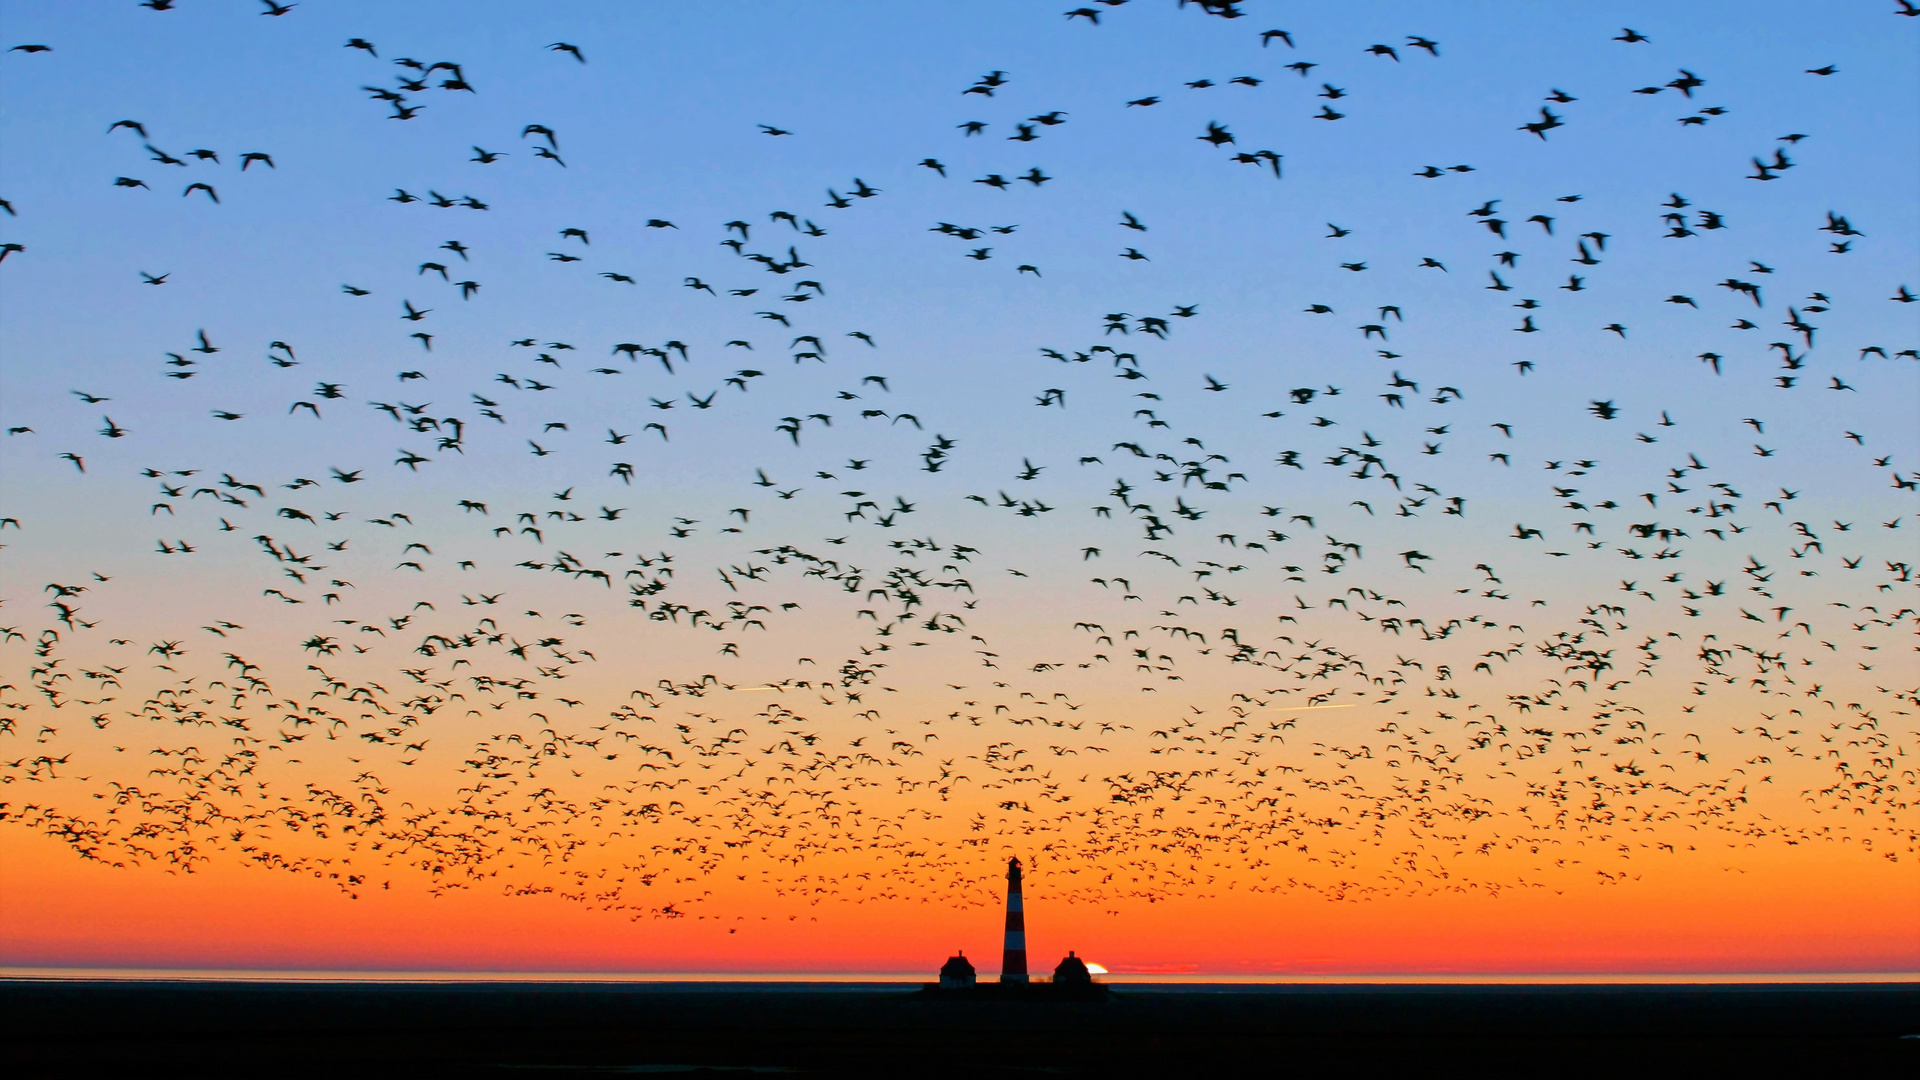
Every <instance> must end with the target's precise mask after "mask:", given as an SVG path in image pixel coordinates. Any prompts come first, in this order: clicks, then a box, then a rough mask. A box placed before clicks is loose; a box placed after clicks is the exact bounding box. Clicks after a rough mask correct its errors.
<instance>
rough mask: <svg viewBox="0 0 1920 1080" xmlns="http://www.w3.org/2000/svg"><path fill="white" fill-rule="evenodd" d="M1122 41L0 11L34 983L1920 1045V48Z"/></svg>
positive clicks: (689, 9) (569, 13)
mask: <svg viewBox="0 0 1920 1080" xmlns="http://www.w3.org/2000/svg"><path fill="white" fill-rule="evenodd" d="M1092 7H1093V8H1094V9H1097V14H1098V17H1099V18H1098V22H1097V24H1096V23H1095V22H1093V21H1091V20H1089V19H1087V18H1084V17H1063V11H1062V5H1057V4H1048V5H1042V4H1032V3H1016V2H987V0H982V2H977V3H974V2H970V3H966V4H949V5H902V4H882V3H859V2H852V0H849V2H844V3H841V2H836V3H828V4H795V3H767V4H761V5H753V6H751V9H750V10H747V11H742V10H736V9H734V8H727V7H724V6H714V5H684V4H665V3H637V4H626V5H605V4H591V3H571V2H555V3H548V4H543V5H538V6H536V7H528V6H527V5H523V4H508V3H489V2H467V3H458V4H455V3H415V4H407V5H393V4H374V3H358V2H344V0H343V2H318V0H309V2H307V3H302V4H300V5H296V6H295V7H294V8H293V9H292V10H290V11H288V12H287V13H285V14H284V15H282V16H278V17H274V16H271V15H268V16H265V17H263V16H262V14H261V13H260V12H259V11H257V10H255V9H254V8H253V7H251V6H249V5H248V4H243V3H239V2H237V0H221V2H213V0H181V2H180V3H179V4H178V5H177V6H176V7H175V8H174V9H172V10H166V11H155V10H149V9H147V8H143V7H139V6H136V5H135V4H133V3H131V2H122V0H115V2H114V3H110V4H89V5H74V4H68V3H50V2H49V3H36V2H28V0H0V29H3V30H4V35H0V37H3V40H0V48H7V49H12V48H13V46H15V45H28V44H34V45H45V46H48V50H46V51H28V50H19V49H16V50H14V51H9V52H0V95H3V96H4V99H5V100H6V101H7V102H8V103H9V107H8V108H7V109H5V110H4V112H0V148H4V150H5V154H4V159H0V198H4V199H5V200H7V204H8V208H9V211H10V216H7V214H0V243H4V244H7V245H8V250H7V252H6V254H5V256H4V261H3V262H0V289H3V290H4V294H0V295H3V296H4V300H3V301H0V426H4V427H6V428H7V429H9V433H8V434H7V435H6V436H5V437H3V438H0V519H4V520H0V545H4V546H3V547H0V626H3V627H4V641H3V642H0V709H4V712H0V967H6V968H15V969H18V968H76V967H77V968H101V969H133V968H166V969H250V970H329V971H347V970H389V971H392V970H407V971H451V972H461V971H467V972H481V971H487V972H497V971H522V972H594V973H649V972H652V973H663V972H682V973H687V972H720V973H725V972H732V973H788V972H816V973H829V972H830V973H863V972H865V973H894V972H911V971H920V970H925V971H926V972H928V973H931V972H932V971H933V969H934V968H935V967H937V965H938V963H939V961H940V960H941V959H943V958H944V957H945V956H946V955H949V953H950V952H951V950H953V949H955V948H964V949H966V950H967V951H968V953H969V955H971V956H973V957H975V959H976V963H978V964H980V966H981V967H982V969H983V971H987V972H991V971H993V970H995V968H996V966H997V960H996V957H997V950H998V945H999V942H998V936H997V929H998V926H999V922H998V918H997V916H998V909H999V905H1000V904H1001V902H1002V899H1003V898H1002V894H1001V889H1002V888H1003V886H1004V878H1003V868H1004V865H1005V860H1006V859H1007V858H1008V857H1010V856H1018V857H1019V858H1021V859H1022V860H1023V862H1025V863H1026V864H1027V866H1028V877H1027V893H1026V896H1027V919H1028V929H1029V937H1030V942H1031V945H1030V949H1031V950H1032V953H1033V961H1032V962H1033V964H1034V966H1035V969H1036V970H1044V969H1048V968H1050V967H1051V964H1052V963H1053V962H1054V960H1055V958H1057V956H1059V955H1064V954H1065V952H1066V950H1067V949H1069V948H1071V949H1075V950H1077V951H1078V953H1079V954H1080V955H1081V956H1084V957H1087V958H1088V959H1089V960H1091V961H1094V962H1098V963H1100V964H1103V965H1105V966H1106V967H1107V968H1109V969H1111V970H1112V971H1114V972H1116V973H1132V974H1143V975H1144V974H1156V973H1157V974H1188V975H1207V974H1216V975H1236V976H1246V975H1274V976H1295V975H1377V974H1401V973H1453V974H1493V973H1522V974H1526V973H1531V974H1565V973H1646V974H1657V973H1672V972H1687V973H1704V974H1725V975H1737V974H1742V973H1756V972H1771V973H1780V972H1802V973H1811V972H1862V973H1870V972H1890V971H1908V972H1911V971H1915V970H1920V907H1917V906H1916V905H1915V904H1914V903H1913V897H1914V896H1915V895H1920V873H1917V872H1916V868H1917V867H1920V844H1917V843H1916V841H1917V840H1920V831H1917V830H1920V813H1917V812H1916V809H1915V803H1914V797H1915V792H1916V784H1920V765H1916V759H1915V756H1914V755H1915V754H1916V753H1920V723H1916V719H1915V717H1916V711H1920V663H1917V662H1916V659H1915V652H1914V650H1915V646H1914V636H1913V635H1914V633H1915V632H1916V631H1917V630H1920V614H1916V611H1915V607H1916V606H1920V604H1916V601H1915V599H1914V596H1915V588H1916V581H1915V578H1914V565H1913V564H1915V563H1916V562H1917V561H1920V560H1916V559H1915V556H1916V554H1920V549H1917V548H1916V544H1915V537H1916V535H1920V520H1916V517H1915V514H1914V502H1915V498H1916V488H1920V472H1916V470H1917V469H1920V428H1916V425H1914V423H1913V416H1914V408H1915V403H1916V401H1920V393H1916V392H1917V391H1920V357H1916V355H1915V353H1914V350H1915V348H1916V346H1920V333H1916V331H1917V330H1920V321H1917V320H1916V315H1920V310H1917V309H1916V308H1915V306H1914V305H1913V304H1912V303H1911V302H1903V301H1911V300H1912V299H1913V294H1912V292H1911V290H1912V289H1913V288H1916V287H1920V259H1916V252H1915V249H1914V246H1913V244H1912V243H1911V238H1912V237H1913V236H1915V235H1920V212H1917V209H1920V208H1917V206H1916V201H1915V199H1914V198H1913V192H1914V190H1916V187H1915V183H1916V181H1920V143H1916V141H1915V140H1914V139H1913V138H1912V137H1911V136H1912V134H1913V132H1914V131H1915V130H1916V129H1917V126H1920V93H1916V91H1920V85H1916V84H1917V83H1920V73H1917V72H1916V69H1915V67H1914V66H1913V64H1912V56H1913V50H1914V35H1915V34H1917V33H1920V18H1903V17H1900V16H1898V15H1897V14H1895V9H1896V8H1897V5H1893V4H1892V3H1890V2H1889V3H1888V4H1886V5H1884V7H1883V6H1882V5H1880V4H1878V3H1872V4H1866V5H1852V6H1849V7H1848V8H1846V9H1845V10H1844V11H1837V12H1823V13H1822V14H1821V16H1820V18H1818V19H1817V20H1812V19H1809V18H1808V17H1807V14H1806V12H1807V9H1806V7H1805V6H1804V5H1797V4H1786V3H1770V2H1762V3H1741V4H1731V3H1703V4H1691V5H1671V4H1659V5H1656V4H1640V3H1627V4H1609V5H1597V6H1596V5H1588V6H1586V7H1582V8H1579V9H1577V10H1574V9H1568V10H1564V11H1562V10H1556V11H1554V12H1552V13H1551V14H1549V13H1547V12H1546V11H1544V10H1543V9H1541V8H1540V7H1539V6H1538V5H1528V4H1519V3H1468V4H1459V5H1450V6H1449V8H1448V10H1447V11H1446V12H1445V13H1444V15H1442V14H1439V13H1436V11H1435V10H1434V9H1433V8H1432V7H1431V6H1430V5H1418V4H1410V3H1397V2H1396V3H1383V4H1374V5H1368V6H1367V7H1366V9H1365V10H1357V9H1354V8H1352V7H1351V6H1342V5H1322V6H1320V7H1318V8H1316V9H1313V10H1301V9H1299V7H1298V6H1297V5H1279V4H1273V3H1268V2H1266V0H1245V2H1243V3H1241V4H1240V5H1239V8H1240V10H1242V11H1243V12H1244V14H1245V16H1246V17H1245V18H1221V17H1217V16H1216V15H1210V14H1208V12H1207V9H1205V8H1203V7H1202V6H1201V5H1199V4H1187V5H1184V6H1183V5H1180V4H1178V3H1175V2H1174V0H1134V2H1132V3H1125V4H1120V5H1109V4H1104V3H1097V4H1094V5H1092ZM1626 27H1631V28H1632V32H1628V31H1626V30H1625V28H1626ZM1270 30H1284V31H1285V34H1284V35H1281V34H1270V33H1266V32H1268V31H1270ZM1623 36H1624V37H1629V38H1639V37H1644V38H1646V39H1647V40H1644V41H1638V40H1624V41H1623V40H1620V39H1621V38H1622V37H1623ZM1416 41H1425V42H1427V43H1429V44H1430V45H1431V46H1432V48H1431V49H1428V48H1425V47H1422V46H1421V45H1419V44H1417V43H1416ZM349 42H359V43H361V44H363V45H365V46H369V47H365V48H363V47H356V46H354V45H351V44H348V43H349ZM554 43H565V44H568V45H571V46H575V47H577V49H578V51H579V53H580V54H581V56H582V57H583V58H584V60H581V59H576V58H575V57H574V56H573V55H571V54H570V53H568V52H565V51H561V50H557V49H555V48H553V47H552V46H553V44H554ZM1372 46H1380V47H1382V49H1390V50H1391V52H1390V53H1389V52H1387V51H1370V47H1372ZM1289 65H1292V66H1291V67H1290V66H1289ZM447 82H453V83H454V84H455V85H454V86H452V87H448V86H445V85H443V84H444V83H447ZM1196 83H1202V84H1204V85H1197V86H1196V85H1193V84H1196ZM469 91H470V92H469ZM1636 91H1645V92H1636ZM1543 110H1544V111H1543ZM403 117H404V118H403ZM125 121H131V122H132V123H131V124H127V123H123V122H125ZM970 123H974V124H979V125H983V126H982V127H981V128H980V130H979V131H978V133H977V134H973V135H969V134H968V133H967V129H966V125H968V124H970ZM1529 124H1532V125H1535V126H1536V127H1537V128H1538V130H1537V131H1529V130H1527V129H1526V125H1529ZM769 129H771V130H769ZM1210 134H1211V135H1213V136H1214V137H1213V139H1212V140H1211V141H1213V142H1218V143H1219V144H1220V145H1210V140H1209V135H1210ZM1228 138H1231V140H1232V141H1231V142H1228V141H1227V139H1228ZM542 149H544V150H545V151H546V155H544V156H543V155H542V154H540V153H537V151H539V150H542ZM249 155H264V156H251V157H250V156H249ZM1236 155H1239V156H1241V157H1242V158H1244V160H1236ZM243 163H244V164H246V166H247V167H246V168H245V169H244V170H243V169H242V165H243ZM196 184H204V185H206V186H205V187H203V188H195V187H193V186H190V185H196ZM216 199H217V201H216ZM441 204H444V205H441ZM729 245H731V246H729ZM463 285H464V288H463ZM1516 331H1518V332H1516Z"/></svg>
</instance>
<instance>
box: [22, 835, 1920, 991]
mask: <svg viewBox="0 0 1920 1080" xmlns="http://www.w3.org/2000/svg"><path fill="white" fill-rule="evenodd" d="M4 835H5V838H6V843H5V847H4V849H0V866H4V869H3V870H0V963H5V964H7V965H11V966H105V967H160V968H170V967H195V968H292V969H334V970H342V969H344V970H459V971H541V972H546V971H633V972H674V971H747V972H774V971H819V972H863V971H865V972H896V971H907V972H911V971H916V970H921V969H924V970H926V971H929V972H930V971H932V970H933V969H934V968H935V967H936V966H937V965H938V962H939V961H940V960H941V959H942V958H943V957H945V956H946V955H948V953H949V951H950V950H952V949H954V948H963V949H965V950H966V951H967V952H968V954H969V955H970V956H973V957H975V958H976V959H977V960H980V961H982V963H981V967H982V969H983V970H993V969H994V968H995V967H997V957H998V945H999V943H998V929H999V922H998V912H997V911H990V910H986V911H983V910H979V909H967V910H954V909H951V908H947V907H940V906H936V905H929V904H920V903H911V902H899V903H891V904H888V903H876V904H867V905H859V906H856V905H852V904H836V903H826V904H822V905H820V906H818V907H815V908H812V909H810V912H809V914H806V915H801V916H799V917H798V918H796V919H794V920H792V921H788V918H787V915H788V913H789V912H788V909H787V908H786V907H785V906H784V905H781V906H772V905H768V906H766V907H764V908H763V909H762V910H766V911H768V912H770V913H771V914H772V917H771V918H770V919H768V920H765V921H763V920H762V919H760V918H759V917H757V916H755V915H752V914H747V915H745V916H744V917H742V918H739V919H734V918H728V919H725V920H713V921H698V920H693V919H683V920H658V919H641V920H638V921H629V920H627V919H624V918H621V917H619V916H616V915H609V914H604V913H594V912H587V911H583V910H581V909H580V908H579V907H577V906H575V905H573V904H570V903H566V902H562V901H557V900H553V899H547V898H505V897H499V896H492V895H485V894H481V893H478V892H472V893H454V894H450V895H448V896H445V897H442V898H439V899H435V898H431V897H428V896H426V895H424V894H423V893H421V892H419V891H418V890H416V889H411V888H408V889H400V888H396V889H395V890H393V891H390V892H384V893H383V892H374V893H372V894H371V895H365V896H363V897H362V898H361V899H360V900H357V901H349V900H346V899H344V898H342V897H341V896H340V895H339V893H337V892H335V891H334V890H333V889H331V888H329V887H326V886H324V885H320V884H318V883H315V882H313V881H311V880H310V879H309V880H302V879H299V878H295V877H292V876H290V875H285V874H271V873H265V872H259V871H250V870H244V869H236V868H232V867H227V866H220V865H216V866H214V867H212V868H210V869H208V870H207V871H205V872H202V873H198V874H194V875H191V876H175V875H169V874H166V873H163V872H158V871H154V870H136V871H114V870H108V869H104V868H101V867H99V866H95V865H88V864H84V863H81V862H79V861H77V860H75V859H74V858H73V857H72V856H71V855H70V854H69V853H68V852H67V850H66V849H65V848H64V846H61V845H56V844H54V843H53V842H51V841H47V840H42V839H38V838H34V837H30V836H25V835H22V833H21V832H19V831H17V830H15V831H9V832H8V833H6V834H4ZM1630 866H1631V869H1632V870H1633V871H1635V872H1640V873H1642V875H1643V876H1642V877H1641V879H1640V880H1637V881H1629V882H1627V883H1625V884H1621V885H1617V886H1593V885H1586V886H1577V887H1574V888H1571V889H1569V890H1568V891H1567V892H1565V893H1564V894H1560V895H1554V894H1552V893H1550V892H1548V891H1546V890H1539V891H1529V890H1507V891H1505V892H1504V893H1502V894H1501V896H1500V897H1499V898H1497V899H1493V898H1488V897H1486V896H1484V895H1467V896H1446V895H1441V896H1434V897H1425V898H1418V899H1405V898H1388V899H1382V900H1375V901H1369V902H1364V903H1350V902H1329V901H1326V900H1321V899H1318V898H1315V897H1313V896H1310V895H1305V894H1301V893H1291V894H1288V893H1281V894H1266V895H1252V894H1249V893H1246V892H1244V891H1241V890H1229V891H1226V892H1225V893H1224V895H1221V896H1220V897H1219V898H1217V899H1211V900H1195V899H1180V900H1174V901H1170V902H1166V903H1156V904H1151V905H1149V904H1132V905H1125V906H1123V907H1122V908H1121V910H1120V913H1119V914H1117V915H1107V914H1103V913H1101V912H1099V911H1095V910H1091V909H1090V907H1089V906H1088V905H1068V904H1060V903H1050V902H1049V896H1048V888H1047V875H1046V873H1045V871H1044V868H1036V871H1035V872H1034V873H1033V874H1032V875H1031V876H1030V877H1029V879H1028V881H1029V884H1028V886H1027V897H1028V926H1029V934H1030V940H1031V942H1032V946H1031V947H1032V948H1033V950H1034V953H1035V957H1036V963H1037V962H1039V961H1041V960H1044V961H1045V962H1046V963H1048V964H1051V963H1052V955H1053V954H1054V953H1060V954H1062V955H1064V953H1065V951H1066V950H1067V949H1069V948H1072V949H1076V950H1077V951H1078V952H1079V953H1080V954H1081V955H1083V956H1086V957H1089V958H1092V959H1094V960H1096V961H1097V962H1100V963H1103V964H1105V965H1106V966H1108V967H1109V968H1112V969H1113V970H1114V971H1116V972H1129V971H1141V972H1153V971H1168V972H1195V973H1222V974H1253V973H1273V974H1320V973H1332V974H1337V973H1415V972H1447V973H1503V972H1515V973H1560V972H1586V973H1620V972H1624V973H1632V972H1646V973H1659V972H1827V971H1863V972H1866V971H1914V970H1920V910H1916V906H1915V905H1914V904H1913V902H1912V899H1913V897H1914V896H1915V895H1920V874H1916V871H1915V869H1914V868H1913V867H1912V866H1911V865H1909V864H1893V863H1890V862H1887V861H1886V860H1883V859H1879V858H1873V857H1865V858H1863V857H1860V856H1859V855H1858V854H1857V853H1853V852H1848V851H1846V850H1835V849H1828V850H1824V851H1795V852H1792V853H1791V856H1790V857H1786V856H1785V855H1782V856H1780V857H1775V858H1752V857H1748V858H1747V859H1745V860H1743V865H1742V866H1741V868H1740V869H1739V870H1719V869H1714V868H1709V867H1708V866H1706V865H1705V863H1704V861H1702V862H1696V863H1693V864H1687V863H1677V862H1675V861H1674V860H1673V859H1672V858H1671V857H1667V858H1665V859H1660V858H1651V859H1643V860H1639V861H1637V862H1633V863H1631V864H1630ZM743 910H744V911H746V912H752V911H753V907H751V906H747V907H744V908H743ZM816 919H817V920H818V921H815V920H816Z"/></svg>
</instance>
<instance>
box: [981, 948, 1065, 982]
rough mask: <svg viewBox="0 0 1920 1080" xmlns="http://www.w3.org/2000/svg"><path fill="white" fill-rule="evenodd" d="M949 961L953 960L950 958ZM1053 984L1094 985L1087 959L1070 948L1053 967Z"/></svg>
mask: <svg viewBox="0 0 1920 1080" xmlns="http://www.w3.org/2000/svg"><path fill="white" fill-rule="evenodd" d="M948 963H952V961H951V960H949V961H948ZM1053 985H1055V986H1092V985H1093V973H1092V972H1090V971H1088V970H1087V963H1086V961H1084V960H1082V959H1080V958H1079V957H1078V956H1075V955H1074V954H1073V950H1072V949H1068V950H1067V958H1066V959H1065V960H1062V961H1060V963H1059V965H1058V966H1056V967H1055V968H1054V969H1053Z"/></svg>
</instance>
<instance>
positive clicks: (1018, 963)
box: [1000, 859, 1027, 984]
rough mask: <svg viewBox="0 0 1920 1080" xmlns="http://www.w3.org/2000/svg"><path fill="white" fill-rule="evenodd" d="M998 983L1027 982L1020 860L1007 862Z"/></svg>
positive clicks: (1025, 922)
mask: <svg viewBox="0 0 1920 1080" xmlns="http://www.w3.org/2000/svg"><path fill="white" fill-rule="evenodd" d="M1000 981H1001V982H1003V983H1022V984H1024V983H1025V982H1026V981H1027V919H1026V915H1025V913H1024V912H1023V911H1022V910H1021V905H1020V860H1019V859H1008V860H1007V938H1006V945H1005V946H1004V948H1003V949H1002V951H1001V954H1000Z"/></svg>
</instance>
